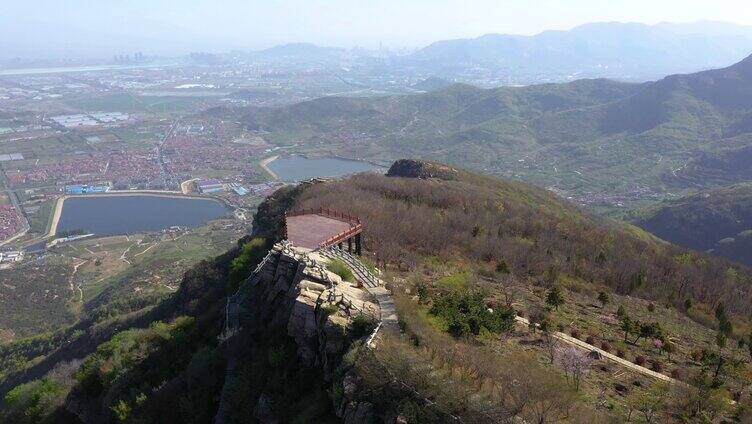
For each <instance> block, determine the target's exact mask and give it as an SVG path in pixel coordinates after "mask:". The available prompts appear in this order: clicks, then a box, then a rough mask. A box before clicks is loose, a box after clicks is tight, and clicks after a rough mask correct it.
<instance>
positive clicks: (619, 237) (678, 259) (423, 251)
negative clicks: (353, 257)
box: [296, 171, 752, 313]
mask: <svg viewBox="0 0 752 424" xmlns="http://www.w3.org/2000/svg"><path fill="white" fill-rule="evenodd" d="M457 175H458V177H457V179H456V180H452V181H439V180H431V179H429V180H422V179H412V178H395V177H384V176H376V175H358V176H354V177H352V178H350V179H347V180H343V181H337V182H330V183H325V184H317V185H313V186H311V187H309V188H308V189H307V190H305V191H304V192H303V193H302V195H301V196H300V198H299V200H298V201H297V202H296V207H297V208H310V207H319V206H327V207H331V208H335V209H338V210H341V211H343V212H348V213H352V214H355V215H357V216H359V217H361V219H362V220H363V222H364V234H365V243H366V249H367V250H368V251H370V252H373V254H374V255H375V259H376V261H377V262H378V264H379V265H380V266H382V267H384V266H386V265H389V266H394V267H398V268H399V269H403V270H409V269H415V268H416V267H418V265H419V264H420V263H422V262H423V258H425V257H436V258H438V259H440V260H450V259H452V258H455V259H456V258H457V257H467V258H468V259H471V260H474V261H477V262H479V263H482V264H488V266H489V267H490V268H491V269H495V268H496V265H497V264H501V263H503V264H504V267H505V269H508V270H509V271H510V272H512V273H513V274H515V275H520V276H526V277H528V278H533V279H540V280H542V281H544V282H545V283H548V282H549V280H551V278H553V282H555V281H557V280H560V279H561V278H565V277H566V278H569V279H574V280H582V281H585V282H589V283H594V284H605V285H607V286H609V287H611V288H612V289H613V290H614V291H615V292H616V293H617V294H629V295H632V296H635V295H637V296H642V297H646V298H652V299H662V300H664V301H668V302H675V303H677V305H679V306H682V305H683V301H684V299H687V298H694V299H697V300H698V301H700V302H704V303H706V304H713V305H714V304H717V303H718V302H720V301H723V302H724V303H725V304H726V307H727V309H728V310H729V311H733V312H736V313H741V312H743V311H746V310H748V309H749V308H750V306H751V302H750V300H751V298H750V292H749V290H747V287H748V284H749V282H750V278H751V275H752V274H750V272H749V270H748V269H746V268H741V267H739V266H736V265H732V264H730V263H729V262H726V261H724V260H722V259H717V258H712V257H710V256H707V255H704V254H701V253H690V252H687V251H686V250H683V249H680V248H678V247H675V246H671V245H667V244H663V243H661V242H659V241H657V240H656V239H654V238H652V237H651V236H649V235H647V234H645V233H642V232H641V231H640V230H638V229H636V228H634V227H631V226H627V225H625V224H616V223H610V222H607V221H599V220H596V219H595V218H592V217H589V216H587V215H586V214H584V213H583V212H581V211H579V210H578V209H577V208H576V207H574V206H572V205H568V204H566V203H564V202H562V201H560V200H558V199H556V198H555V196H554V195H553V194H551V193H549V192H546V191H544V190H541V189H538V188H534V187H531V186H528V185H526V184H522V183H516V182H507V181H501V180H498V179H494V178H490V177H483V176H478V175H474V174H470V173H466V172H462V171H459V172H458V174H457ZM736 293H743V295H738V294H736ZM680 304H681V305H680ZM693 309H695V308H693Z"/></svg>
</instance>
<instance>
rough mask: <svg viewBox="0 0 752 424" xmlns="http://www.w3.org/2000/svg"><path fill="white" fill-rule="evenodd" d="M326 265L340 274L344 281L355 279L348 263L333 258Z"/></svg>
mask: <svg viewBox="0 0 752 424" xmlns="http://www.w3.org/2000/svg"><path fill="white" fill-rule="evenodd" d="M326 267H327V269H328V270H329V271H331V272H333V273H335V274H337V275H339V277H340V278H341V279H342V280H344V281H350V282H353V281H355V276H354V275H353V273H352V271H351V270H350V268H349V267H348V266H347V264H345V263H344V262H342V261H341V260H339V259H332V260H331V261H329V263H328V264H327V266H326Z"/></svg>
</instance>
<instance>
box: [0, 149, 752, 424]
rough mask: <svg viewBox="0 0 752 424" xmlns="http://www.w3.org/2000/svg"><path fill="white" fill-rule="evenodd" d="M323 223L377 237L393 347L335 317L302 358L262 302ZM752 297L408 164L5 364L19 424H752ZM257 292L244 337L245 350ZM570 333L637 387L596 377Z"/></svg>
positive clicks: (553, 213) (552, 214)
mask: <svg viewBox="0 0 752 424" xmlns="http://www.w3.org/2000/svg"><path fill="white" fill-rule="evenodd" d="M316 206H326V207H330V208H335V209H337V210H340V211H343V212H348V213H352V214H356V215H358V216H359V217H360V218H361V220H362V221H363V223H364V240H365V246H364V247H365V254H364V255H363V257H362V261H363V263H364V264H365V266H366V267H368V268H369V269H371V270H372V272H374V273H376V274H378V275H379V276H380V278H382V279H383V280H384V281H386V282H387V287H388V288H389V290H390V291H391V293H392V296H393V298H394V302H395V304H396V306H397V314H398V316H399V319H400V325H399V329H397V330H396V331H395V332H394V333H391V332H388V331H384V332H382V333H381V335H380V336H379V338H378V339H377V341H376V343H375V347H366V346H364V344H363V340H364V337H365V335H367V334H368V331H363V330H362V329H361V330H358V328H368V327H363V326H364V323H363V322H362V321H363V318H357V317H356V319H355V320H354V321H353V322H352V325H351V328H350V329H348V330H346V331H345V333H344V334H345V335H346V336H347V337H346V338H345V339H342V338H336V337H335V336H336V335H337V334H341V333H338V331H339V330H337V328H338V327H337V326H333V325H332V323H339V324H338V325H340V326H343V325H344V326H348V325H349V324H347V321H343V317H342V316H341V315H336V316H335V315H332V314H337V313H338V312H337V309H336V308H334V309H329V308H328V307H326V308H319V309H317V313H318V314H319V315H316V319H315V325H314V330H313V331H317V332H318V333H315V334H314V335H313V337H307V338H305V339H301V338H300V337H299V336H300V334H299V333H296V331H298V330H296V329H299V328H308V327H306V326H302V327H301V326H300V325H299V324H290V323H293V322H296V321H295V320H296V319H297V318H296V316H298V314H299V309H297V308H296V307H295V306H294V302H293V303H291V302H290V299H294V296H293V297H289V296H288V295H284V296H283V295H280V294H279V287H280V286H279V284H280V283H279V281H280V280H279V279H278V280H276V283H273V281H274V280H260V281H261V282H260V283H258V285H251V286H250V287H249V286H246V285H244V284H246V283H244V281H245V279H246V277H248V276H249V275H250V274H251V272H252V271H253V269H254V268H255V266H256V264H257V263H259V261H260V260H261V258H262V257H263V256H264V255H265V254H266V252H267V250H268V249H269V248H270V246H271V245H272V243H273V242H274V241H277V240H279V239H280V238H281V237H282V235H283V231H282V223H283V217H284V212H285V211H289V210H294V209H300V208H308V207H316ZM335 265H336V264H334V263H330V264H329V266H331V267H332V268H331V270H335V269H338V271H336V272H338V273H339V274H338V275H340V274H341V276H342V277H341V278H345V279H346V278H351V274H350V276H348V273H347V272H344V271H343V270H342V269H341V267H340V268H336V267H335ZM332 272H334V271H332ZM272 274H273V277H274V278H277V277H279V276H282V275H284V274H282V273H280V271H275V272H273V273H272ZM270 275H271V274H270ZM751 279H752V271H750V269H748V268H746V267H743V266H740V265H735V264H732V263H730V262H727V261H725V260H723V259H719V258H714V257H712V256H708V255H705V254H702V253H693V252H690V251H687V250H685V249H682V248H679V247H676V246H673V245H670V244H667V243H665V242H663V241H660V240H658V239H656V238H655V237H653V236H651V235H648V234H647V233H644V232H643V231H641V230H639V229H637V228H636V227H633V226H630V225H628V224H623V223H618V222H614V221H608V220H602V219H599V218H594V217H592V216H589V215H588V214H586V213H584V212H582V211H581V210H580V209H578V208H577V207H575V206H573V205H571V204H569V203H566V202H563V201H562V200H560V199H558V198H557V197H556V196H555V195H553V194H552V193H550V192H548V191H546V190H543V189H540V188H536V187H533V186H530V185H528V184H525V183H521V182H514V181H507V180H500V179H497V178H494V177H489V176H483V175H479V174H474V173H471V172H468V171H465V170H461V169H457V168H454V167H450V166H447V165H443V164H438V163H431V162H422V161H412V160H402V161H398V162H397V163H395V164H394V165H393V166H392V168H391V169H390V171H389V173H388V174H387V175H386V176H384V175H373V174H361V175H356V176H353V177H349V178H346V179H343V180H334V181H328V182H317V183H306V184H303V185H299V186H291V187H285V188H283V189H280V190H279V191H278V192H276V193H275V194H274V195H272V196H271V197H270V198H268V199H267V200H266V201H265V202H264V203H263V204H262V205H261V206H260V207H259V209H258V213H257V215H256V216H255V219H254V235H253V237H248V238H245V239H243V240H241V241H240V243H239V247H238V248H236V249H233V250H232V251H230V252H228V253H227V254H225V255H223V256H220V257H218V258H216V259H215V260H213V261H206V262H203V263H201V264H200V265H198V266H197V267H195V268H194V269H193V270H191V271H190V272H188V273H187V274H186V275H185V277H184V279H183V282H182V284H181V287H180V290H179V291H178V292H177V293H175V294H174V295H173V296H172V297H171V298H169V299H167V300H165V301H163V302H162V303H160V304H159V305H158V306H156V307H153V308H145V309H143V310H141V311H137V312H134V313H130V314H127V315H123V316H119V317H116V318H112V319H109V320H106V321H103V322H98V323H96V324H94V325H92V326H90V327H89V326H86V325H85V324H84V323H81V324H79V326H78V327H74V328H75V331H74V328H71V329H70V330H68V331H67V332H63V333H61V334H60V336H59V338H58V339H54V340H50V339H38V340H34V339H32V340H26V341H21V342H18V343H15V344H12V345H8V346H3V347H2V349H0V353H1V354H2V357H3V358H14V360H13V361H12V363H11V364H10V365H4V367H6V368H5V369H4V371H5V372H6V373H7V374H6V375H5V377H4V378H3V381H2V383H1V384H0V389H2V395H3V403H2V407H0V411H2V412H1V413H0V417H2V418H0V422H8V423H17V422H21V423H23V422H70V423H78V422H84V423H89V422H97V423H100V422H105V423H107V422H113V423H114V422H133V423H136V422H138V423H150V422H197V423H198V422H201V423H203V422H210V421H211V420H212V419H214V417H216V416H217V414H218V411H219V410H220V409H221V410H222V411H223V412H222V417H232V420H233V421H232V422H264V421H266V420H268V419H277V420H280V421H283V422H337V421H344V422H348V423H359V422H374V421H373V420H377V419H378V420H381V421H383V422H408V423H413V422H415V423H418V422H450V421H451V420H453V419H460V420H462V421H464V422H500V423H501V422H512V421H514V420H517V419H524V420H525V421H527V422H539V423H553V422H583V421H587V422H611V421H617V422H620V421H624V420H626V419H627V417H629V416H632V415H635V414H639V415H640V416H643V415H644V416H650V417H660V418H656V419H657V420H658V421H661V422H672V421H676V422H680V421H690V422H691V421H696V420H700V419H702V417H706V418H708V419H711V420H720V419H727V420H738V421H741V422H745V420H746V419H748V417H749V412H750V409H749V405H750V399H749V393H747V392H746V390H745V387H747V386H748V385H749V384H750V383H752V382H751V381H749V377H748V376H749V375H750V373H749V358H750V353H749V352H750V351H748V350H747V346H749V343H750V340H749V337H748V334H749V333H750V327H749V323H748V321H747V318H748V316H747V315H748V310H749V308H750V302H751V300H752V297H751V295H752V294H751V293H750V291H749V285H750V281H751ZM256 281H257V282H258V281H259V280H256ZM238 288H240V289H241V290H242V291H243V292H244V293H245V295H244V296H246V298H247V303H245V304H244V308H245V309H246V310H247V311H248V312H247V313H243V315H244V316H245V317H246V318H244V319H245V320H246V324H245V325H244V326H243V327H242V329H241V330H239V331H238V332H236V333H232V334H230V333H228V332H227V327H226V321H225V320H226V318H227V317H228V316H229V312H228V310H226V309H225V308H226V306H227V305H228V301H227V297H226V296H227V295H228V294H230V293H235V292H236V291H237V290H238ZM299 290H300V295H301V296H303V297H305V296H308V295H307V294H306V292H307V290H308V289H299ZM296 311H298V312H296ZM515 317H517V318H515ZM520 317H526V319H528V320H529V322H530V323H531V324H529V325H523V324H522V323H521V322H517V320H518V319H519V318H520ZM298 318H299V317H298ZM356 323H359V324H356ZM348 328H349V327H348ZM306 331H309V330H306ZM564 333H566V334H567V335H571V336H568V337H571V338H573V339H578V340H580V341H581V342H582V343H586V345H587V346H593V348H595V347H596V346H597V348H598V349H601V350H602V351H603V352H612V354H613V355H614V356H618V357H619V358H622V359H624V360H626V361H630V362H633V363H634V364H635V366H634V367H632V368H625V367H624V366H623V365H620V364H618V363H615V362H613V361H609V360H606V359H604V358H602V357H597V355H596V356H595V357H592V358H591V357H590V356H588V355H587V354H588V351H583V350H580V349H578V348H576V347H574V346H573V345H571V344H569V343H568V342H567V343H565V342H563V341H561V339H560V337H561V334H564ZM554 334H556V336H554ZM228 340H232V342H231V343H228V342H227V341H228ZM334 340H340V341H342V340H347V341H346V343H345V342H341V343H342V344H340V342H337V343H334ZM305 343H313V344H312V345H304V344H305ZM312 352H313V354H312ZM315 352H318V353H315ZM324 353H326V354H325V355H324V356H320V355H322V354H324ZM335 353H336V354H335ZM648 367H649V368H650V370H651V372H653V373H658V374H659V375H662V376H663V378H662V379H656V378H655V377H654V376H652V375H650V374H649V373H646V372H645V370H647V368H648ZM229 375H232V378H230V377H226V376H229ZM664 381H668V382H672V384H666V383H665V382H664ZM291 382H297V383H291ZM678 382H684V383H686V384H680V383H678ZM732 401H734V402H736V403H734V402H732ZM348 405H350V406H348ZM452 417H455V418H452ZM3 420H4V421H3ZM364 420H365V421H364Z"/></svg>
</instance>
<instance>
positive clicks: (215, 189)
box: [196, 179, 225, 194]
mask: <svg viewBox="0 0 752 424" xmlns="http://www.w3.org/2000/svg"><path fill="white" fill-rule="evenodd" d="M196 187H198V191H199V192H201V193H205V194H206V193H220V192H223V191H225V186H224V184H222V181H219V180H213V179H210V180H198V181H196Z"/></svg>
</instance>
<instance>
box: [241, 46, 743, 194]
mask: <svg viewBox="0 0 752 424" xmlns="http://www.w3.org/2000/svg"><path fill="white" fill-rule="evenodd" d="M235 113H237V114H238V116H237V118H238V119H242V120H243V121H244V122H245V123H246V124H247V125H248V127H249V128H251V129H253V130H257V131H260V132H262V133H263V134H264V136H265V137H266V138H267V139H269V140H270V141H272V142H276V143H279V144H288V143H297V144H298V145H299V146H306V145H308V146H311V147H312V148H315V149H316V150H318V151H321V150H322V149H323V150H329V151H331V152H333V153H338V154H343V155H349V156H353V157H368V158H372V159H383V160H391V159H394V158H397V157H405V156H412V157H423V158H430V159H435V160H441V161H448V162H451V163H455V164H461V165H464V166H472V167H474V168H476V169H481V170H484V171H486V172H491V173H496V174H501V175H507V176H514V177H516V178H522V179H526V180H528V181H533V182H535V183H538V184H541V185H545V186H551V187H555V188H558V189H560V190H563V191H564V192H571V193H574V194H577V195H581V196H587V195H598V194H599V193H600V194H602V195H609V196H610V195H613V194H618V193H627V194H628V193H630V192H635V191H637V192H639V193H640V196H642V197H644V195H645V193H644V191H645V190H648V191H654V192H658V193H661V192H666V191H682V190H694V189H696V188H703V187H713V186H720V185H727V184H732V183H735V182H739V181H744V180H746V179H749V178H752V171H750V167H749V166H748V164H749V163H750V162H749V160H750V159H752V57H750V58H747V59H745V60H744V61H742V62H739V63H737V64H735V65H733V66H730V67H727V68H723V69H718V70H711V71H704V72H700V73H695V74H687V75H672V76H669V77H666V78H664V79H661V80H659V81H656V82H651V83H643V84H629V83H621V82H614V81H610V80H605V79H596V80H580V81H574V82H571V83H566V84H543V85H534V86H527V87H501V88H496V89H479V88H476V87H473V86H469V85H462V84H456V85H452V86H449V87H445V88H442V89H439V90H436V91H431V92H428V93H425V94H418V95H410V96H394V97H381V98H365V99H364V98H341V97H327V98H321V99H317V100H313V101H309V102H304V103H300V104H296V105H291V106H288V107H283V108H250V109H241V110H236V111H235ZM589 193H590V194H589Z"/></svg>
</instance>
